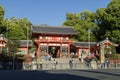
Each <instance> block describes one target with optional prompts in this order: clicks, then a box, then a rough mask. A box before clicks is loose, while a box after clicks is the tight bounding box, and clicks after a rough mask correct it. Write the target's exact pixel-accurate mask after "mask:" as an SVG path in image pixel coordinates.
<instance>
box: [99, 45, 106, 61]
mask: <svg viewBox="0 0 120 80" xmlns="http://www.w3.org/2000/svg"><path fill="white" fill-rule="evenodd" d="M104 47H105V46H104V45H103V44H102V43H100V62H101V63H104V62H105V56H104Z"/></svg>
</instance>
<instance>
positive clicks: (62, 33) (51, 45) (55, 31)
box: [32, 26, 76, 58]
mask: <svg viewBox="0 0 120 80" xmlns="http://www.w3.org/2000/svg"><path fill="white" fill-rule="evenodd" d="M32 33H33V37H34V38H35V44H36V45H37V47H38V49H37V53H36V55H37V57H38V58H40V57H42V56H46V55H50V56H52V57H53V58H60V57H63V56H67V57H70V45H71V44H72V43H73V41H72V40H70V37H71V36H72V35H75V34H76V32H75V31H74V29H73V28H71V27H41V26H32Z"/></svg>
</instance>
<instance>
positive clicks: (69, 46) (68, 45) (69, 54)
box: [68, 44, 70, 58]
mask: <svg viewBox="0 0 120 80" xmlns="http://www.w3.org/2000/svg"><path fill="white" fill-rule="evenodd" d="M68 58H70V44H68Z"/></svg>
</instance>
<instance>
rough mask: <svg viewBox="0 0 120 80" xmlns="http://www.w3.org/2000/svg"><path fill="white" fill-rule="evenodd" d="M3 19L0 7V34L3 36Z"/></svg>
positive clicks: (2, 11)
mask: <svg viewBox="0 0 120 80" xmlns="http://www.w3.org/2000/svg"><path fill="white" fill-rule="evenodd" d="M3 17H4V9H3V7H2V6H0V34H3V33H4V32H5V27H4V26H3V24H2V21H3Z"/></svg>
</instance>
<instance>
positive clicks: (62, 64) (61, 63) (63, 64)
mask: <svg viewBox="0 0 120 80" xmlns="http://www.w3.org/2000/svg"><path fill="white" fill-rule="evenodd" d="M54 59H55V61H57V62H58V64H57V65H56V66H55V65H54ZM54 59H52V60H51V61H49V60H45V58H40V60H42V63H43V70H51V69H70V66H69V61H70V60H71V59H72V60H73V68H72V69H88V65H87V64H86V63H84V62H83V63H82V62H80V61H79V59H78V58H54ZM37 63H38V64H39V60H37V59H36V60H34V61H32V68H31V69H32V70H37Z"/></svg>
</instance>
